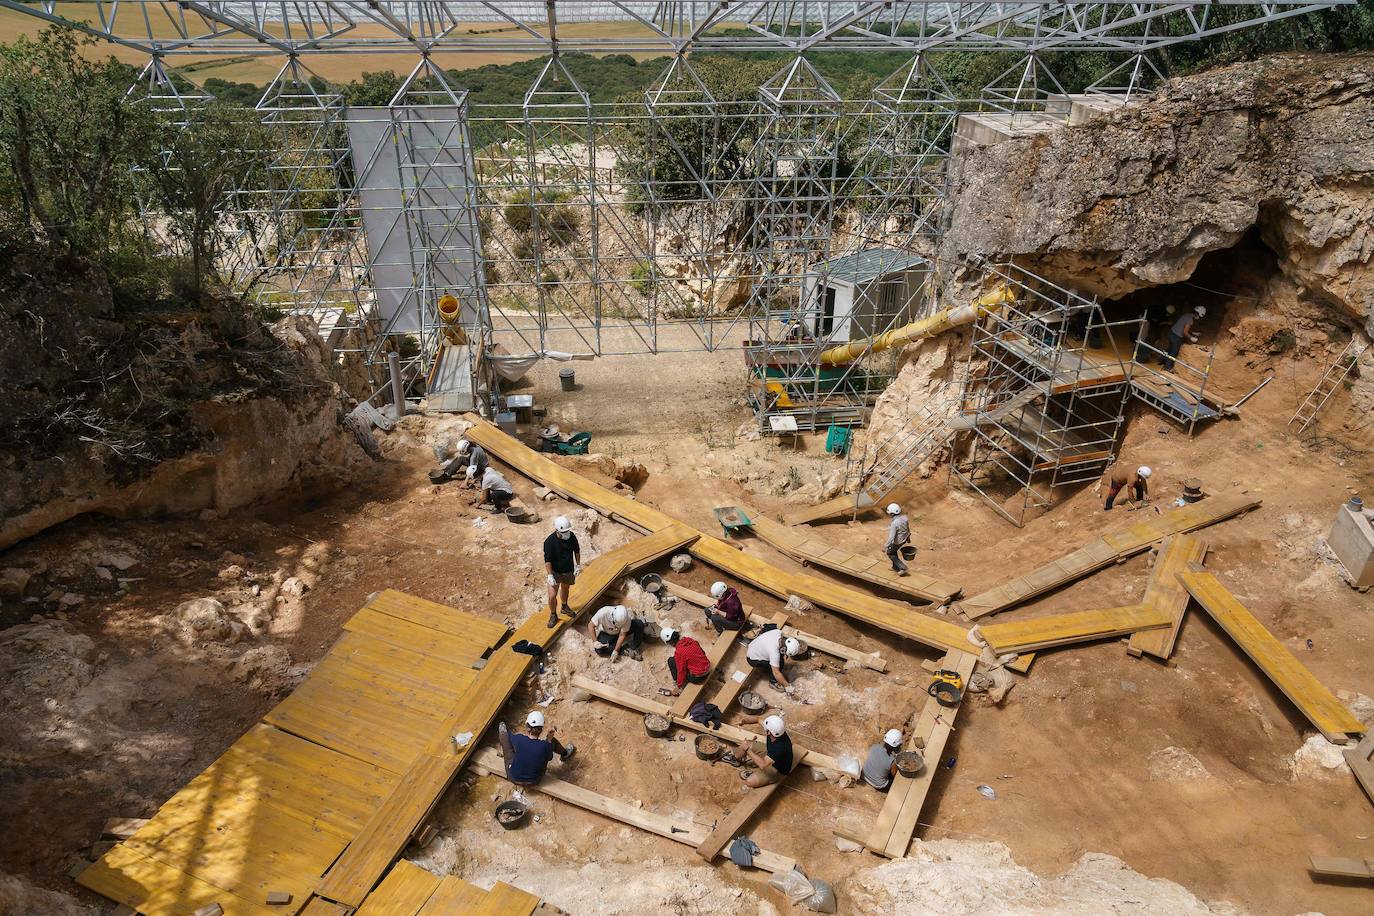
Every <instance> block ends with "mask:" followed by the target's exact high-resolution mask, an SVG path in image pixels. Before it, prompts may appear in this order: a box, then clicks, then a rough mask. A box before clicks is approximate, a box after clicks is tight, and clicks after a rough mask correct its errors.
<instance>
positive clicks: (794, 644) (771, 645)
mask: <svg viewBox="0 0 1374 916" xmlns="http://www.w3.org/2000/svg"><path fill="white" fill-rule="evenodd" d="M805 651H806V647H805V646H803V645H802V644H801V640H800V639H796V638H794V637H791V636H788V637H786V638H784V637H783V635H782V630H780V629H778V628H777V627H774V626H773V625H772V624H769V625H768V626H766V627H764V630H763V632H762V633H760V634H759V635H758V636H755V637H754V638H753V639H752V640H750V642H749V648H748V650H747V651H746V652H745V653H744V660H745V661H746V662H748V663H749V667H750V668H767V669H768V677H769V679H770V680H771V681H772V682H773V686H774V687H781V688H783V689H784V690H786V691H787V692H788V693H791V692H792V682H791V681H789V680H788V679H787V673H786V671H785V670H784V666H785V665H786V659H788V658H797V657H798V656H800V655H801V654H802V653H803V652H805Z"/></svg>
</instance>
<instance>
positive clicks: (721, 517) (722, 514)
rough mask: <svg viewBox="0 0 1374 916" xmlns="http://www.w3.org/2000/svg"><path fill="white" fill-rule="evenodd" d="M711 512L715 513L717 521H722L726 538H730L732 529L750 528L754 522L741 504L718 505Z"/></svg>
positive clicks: (721, 524)
mask: <svg viewBox="0 0 1374 916" xmlns="http://www.w3.org/2000/svg"><path fill="white" fill-rule="evenodd" d="M711 512H712V513H713V514H714V515H715V517H716V521H718V522H720V528H721V530H722V531H724V532H725V535H724V537H725V539H726V540H729V539H730V532H731V531H738V530H739V529H740V528H748V527H749V526H750V525H752V524H754V523H753V522H751V521H750V520H749V516H747V515H745V514H744V510H743V509H741V508H740V507H739V506H717V507H716V508H714V509H712V510H711Z"/></svg>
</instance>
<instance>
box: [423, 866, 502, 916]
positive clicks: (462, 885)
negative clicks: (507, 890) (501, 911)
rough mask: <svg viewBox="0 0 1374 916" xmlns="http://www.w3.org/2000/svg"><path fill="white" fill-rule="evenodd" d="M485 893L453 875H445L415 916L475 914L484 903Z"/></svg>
mask: <svg viewBox="0 0 1374 916" xmlns="http://www.w3.org/2000/svg"><path fill="white" fill-rule="evenodd" d="M486 899H487V892H486V891H484V890H482V889H481V888H480V887H478V886H477V885H475V884H470V883H468V882H467V881H464V880H463V879H462V878H459V877H456V876H454V875H445V876H444V877H443V878H442V879H441V880H440V881H439V886H438V887H437V888H435V890H434V894H433V896H431V897H430V898H429V899H428V900H426V901H425V903H424V906H422V907H420V909H419V911H418V913H417V914H416V916H449V914H451V913H475V912H477V909H478V908H479V907H481V906H482V904H483V903H485V902H486Z"/></svg>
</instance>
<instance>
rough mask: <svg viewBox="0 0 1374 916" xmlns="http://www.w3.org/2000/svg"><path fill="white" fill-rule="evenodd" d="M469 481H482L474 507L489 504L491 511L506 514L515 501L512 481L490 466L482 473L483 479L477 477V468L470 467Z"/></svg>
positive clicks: (473, 502) (474, 500)
mask: <svg viewBox="0 0 1374 916" xmlns="http://www.w3.org/2000/svg"><path fill="white" fill-rule="evenodd" d="M467 479H468V480H469V481H472V480H478V479H480V480H481V483H480V484H479V485H478V492H477V496H476V497H475V498H474V499H473V501H472V504H473V505H474V506H480V505H484V504H489V505H490V506H491V511H493V512H505V511H506V508H507V507H508V506H510V504H511V501H512V500H514V499H515V488H514V487H512V486H511V485H510V481H508V480H506V478H504V477H502V476H501V472H500V471H498V470H496V468H494V467H491V466H490V465H488V466H487V469H486V470H485V471H484V472H482V476H481V478H478V477H477V468H476V467H475V466H473V465H468V469H467Z"/></svg>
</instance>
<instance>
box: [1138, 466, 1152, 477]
mask: <svg viewBox="0 0 1374 916" xmlns="http://www.w3.org/2000/svg"><path fill="white" fill-rule="evenodd" d="M1135 472H1136V473H1137V474H1139V475H1140V476H1141V477H1149V476H1150V475H1151V474H1152V473H1154V472H1153V471H1151V470H1150V469H1149V468H1148V467H1147V466H1146V465H1143V464H1142V465H1141V466H1140V467H1138V468H1136V469H1135Z"/></svg>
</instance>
